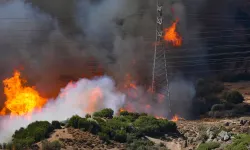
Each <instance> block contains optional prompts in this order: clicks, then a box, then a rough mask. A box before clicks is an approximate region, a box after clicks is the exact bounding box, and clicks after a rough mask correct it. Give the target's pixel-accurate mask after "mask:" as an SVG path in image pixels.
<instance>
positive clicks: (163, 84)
mask: <svg viewBox="0 0 250 150" xmlns="http://www.w3.org/2000/svg"><path fill="white" fill-rule="evenodd" d="M163 36H164V29H163V2H162V0H157V19H156V42H155V50H154V58H153V72H152V87H151V88H152V91H153V92H154V93H157V94H161V95H164V96H165V99H166V100H167V101H168V104H169V111H170V112H171V101H170V91H169V80H168V68H167V59H166V51H167V49H166V45H165V42H164V39H163Z"/></svg>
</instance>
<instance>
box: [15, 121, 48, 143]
mask: <svg viewBox="0 0 250 150" xmlns="http://www.w3.org/2000/svg"><path fill="white" fill-rule="evenodd" d="M52 131H53V127H52V125H51V124H50V123H49V122H47V121H36V122H33V123H31V124H29V125H28V126H27V128H26V129H24V128H20V129H19V130H17V131H15V133H14V134H13V136H12V137H13V144H14V145H18V146H19V145H20V146H21V147H26V146H30V145H31V144H33V143H35V142H39V141H41V140H43V139H45V138H48V137H49V135H50V133H51V132H52Z"/></svg>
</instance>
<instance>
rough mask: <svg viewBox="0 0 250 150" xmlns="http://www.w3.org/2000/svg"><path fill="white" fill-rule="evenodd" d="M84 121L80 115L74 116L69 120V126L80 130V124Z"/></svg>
mask: <svg viewBox="0 0 250 150" xmlns="http://www.w3.org/2000/svg"><path fill="white" fill-rule="evenodd" d="M80 119H82V118H81V117H79V116H78V115H74V116H72V117H71V118H70V119H69V122H68V126H71V127H73V128H78V122H79V120H80Z"/></svg>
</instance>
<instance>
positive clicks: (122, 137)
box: [114, 130, 127, 143]
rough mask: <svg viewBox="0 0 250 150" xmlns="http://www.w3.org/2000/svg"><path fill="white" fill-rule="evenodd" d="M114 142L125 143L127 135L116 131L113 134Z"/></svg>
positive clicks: (121, 131) (122, 131)
mask: <svg viewBox="0 0 250 150" xmlns="http://www.w3.org/2000/svg"><path fill="white" fill-rule="evenodd" d="M114 140H115V141H117V142H121V143H124V142H126V141H127V134H126V131H124V130H118V131H116V132H115V136H114Z"/></svg>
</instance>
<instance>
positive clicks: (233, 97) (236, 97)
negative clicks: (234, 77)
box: [223, 91, 244, 104]
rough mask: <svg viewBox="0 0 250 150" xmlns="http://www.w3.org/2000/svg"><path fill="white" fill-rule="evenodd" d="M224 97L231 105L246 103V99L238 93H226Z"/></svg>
mask: <svg viewBox="0 0 250 150" xmlns="http://www.w3.org/2000/svg"><path fill="white" fill-rule="evenodd" d="M223 96H224V98H225V100H226V101H227V102H229V103H234V104H239V103H242V102H243V101H244V97H243V96H242V94H241V93H240V92H238V91H230V92H227V93H225V94H224V95H223Z"/></svg>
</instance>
